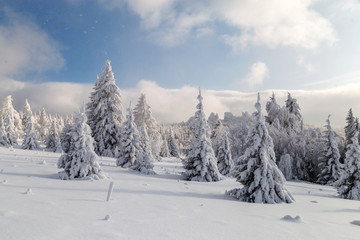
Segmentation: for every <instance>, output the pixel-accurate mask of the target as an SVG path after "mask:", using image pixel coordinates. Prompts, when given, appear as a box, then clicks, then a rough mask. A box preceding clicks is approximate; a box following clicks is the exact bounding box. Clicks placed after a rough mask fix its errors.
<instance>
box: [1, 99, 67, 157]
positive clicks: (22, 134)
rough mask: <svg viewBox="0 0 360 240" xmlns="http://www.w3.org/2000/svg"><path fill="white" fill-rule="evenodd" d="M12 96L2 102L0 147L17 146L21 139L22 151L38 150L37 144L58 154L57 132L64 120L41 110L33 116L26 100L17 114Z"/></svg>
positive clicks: (58, 141) (58, 140) (59, 149)
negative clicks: (41, 144)
mask: <svg viewBox="0 0 360 240" xmlns="http://www.w3.org/2000/svg"><path fill="white" fill-rule="evenodd" d="M12 102H13V99H12V96H7V97H6V98H5V99H4V100H3V104H2V108H1V112H0V145H2V146H11V145H17V144H18V140H19V139H23V142H22V148H23V149H31V150H33V149H39V143H43V144H45V145H46V148H48V149H49V150H51V151H54V152H60V151H61V148H60V139H59V132H60V131H61V129H62V128H63V126H64V122H66V121H69V120H70V118H66V120H64V119H63V118H62V117H61V116H59V115H53V116H51V115H47V114H46V111H45V109H44V108H43V109H42V110H41V111H40V112H39V113H37V114H33V112H32V110H31V107H30V104H29V102H28V101H27V100H26V101H25V104H24V108H23V110H22V111H20V112H17V111H16V110H15V109H14V107H13V103H12Z"/></svg>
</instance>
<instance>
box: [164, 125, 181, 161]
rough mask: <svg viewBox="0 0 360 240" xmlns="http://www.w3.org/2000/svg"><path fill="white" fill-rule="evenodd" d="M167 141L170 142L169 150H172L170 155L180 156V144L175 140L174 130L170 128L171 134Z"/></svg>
mask: <svg viewBox="0 0 360 240" xmlns="http://www.w3.org/2000/svg"><path fill="white" fill-rule="evenodd" d="M167 142H168V144H167V145H168V147H169V152H170V156H171V157H177V158H178V157H179V149H178V146H177V144H176V142H175V139H174V136H173V132H172V130H171V128H170V131H169V135H168V138H167Z"/></svg>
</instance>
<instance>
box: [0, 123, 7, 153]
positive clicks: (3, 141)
mask: <svg viewBox="0 0 360 240" xmlns="http://www.w3.org/2000/svg"><path fill="white" fill-rule="evenodd" d="M0 146H5V147H7V146H8V143H7V137H6V132H5V128H4V123H3V120H2V118H1V117H0Z"/></svg>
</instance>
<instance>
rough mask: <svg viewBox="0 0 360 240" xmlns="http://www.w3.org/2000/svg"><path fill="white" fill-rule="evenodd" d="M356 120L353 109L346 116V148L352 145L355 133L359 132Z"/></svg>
mask: <svg viewBox="0 0 360 240" xmlns="http://www.w3.org/2000/svg"><path fill="white" fill-rule="evenodd" d="M356 125H357V124H356V119H355V117H354V115H353V112H352V109H351V108H350V109H349V111H348V115H347V116H346V126H345V128H344V130H345V146H347V145H349V144H352V140H351V139H352V138H353V137H354V135H355V132H356V130H357V126H356Z"/></svg>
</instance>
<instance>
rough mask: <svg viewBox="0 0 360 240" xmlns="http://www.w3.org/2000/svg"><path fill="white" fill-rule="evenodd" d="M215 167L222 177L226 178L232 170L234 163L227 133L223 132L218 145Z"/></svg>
mask: <svg viewBox="0 0 360 240" xmlns="http://www.w3.org/2000/svg"><path fill="white" fill-rule="evenodd" d="M217 166H218V169H219V172H220V173H221V174H222V175H225V176H228V175H230V174H231V171H232V169H233V168H234V161H233V159H232V157H231V151H230V144H229V138H228V134H227V131H225V130H223V134H222V140H221V142H220V144H219V148H218V155H217Z"/></svg>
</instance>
